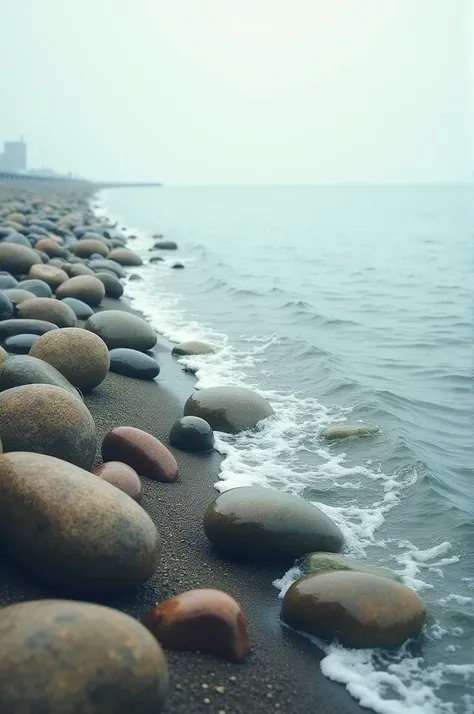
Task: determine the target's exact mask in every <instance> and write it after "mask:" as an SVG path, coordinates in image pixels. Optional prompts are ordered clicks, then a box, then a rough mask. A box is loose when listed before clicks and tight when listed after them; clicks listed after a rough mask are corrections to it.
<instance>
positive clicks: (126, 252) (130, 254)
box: [107, 248, 143, 266]
mask: <svg viewBox="0 0 474 714" xmlns="http://www.w3.org/2000/svg"><path fill="white" fill-rule="evenodd" d="M107 258H108V260H115V262H116V263H119V265H125V266H138V265H143V260H142V259H141V258H140V256H139V255H137V253H135V252H134V251H133V250H130V249H129V248H114V249H113V250H111V251H110V253H109V254H108V255H107Z"/></svg>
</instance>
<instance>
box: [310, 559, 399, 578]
mask: <svg viewBox="0 0 474 714" xmlns="http://www.w3.org/2000/svg"><path fill="white" fill-rule="evenodd" d="M298 566H299V567H300V568H301V570H302V571H303V573H305V574H306V575H310V574H313V575H317V574H319V573H330V572H332V571H334V570H350V571H352V572H357V573H368V574H369V575H378V576H379V577H381V578H389V579H390V580H396V581H397V582H401V579H400V577H399V576H398V575H397V574H396V573H394V572H393V571H392V570H389V568H383V567H382V566H381V565H375V563H366V562H364V561H359V560H353V559H352V558H348V557H347V556H345V555H339V554H338V553H321V552H319V553H308V555H305V557H304V558H303V559H302V560H301V561H300V562H299V563H298Z"/></svg>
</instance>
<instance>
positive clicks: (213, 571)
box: [0, 192, 361, 714]
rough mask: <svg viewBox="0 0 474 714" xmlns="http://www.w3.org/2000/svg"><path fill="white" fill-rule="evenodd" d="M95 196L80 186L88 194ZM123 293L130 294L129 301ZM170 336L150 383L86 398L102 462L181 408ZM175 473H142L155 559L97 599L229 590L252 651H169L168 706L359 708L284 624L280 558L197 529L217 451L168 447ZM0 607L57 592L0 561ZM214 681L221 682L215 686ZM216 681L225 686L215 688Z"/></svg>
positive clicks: (181, 382) (124, 384) (127, 383)
mask: <svg viewBox="0 0 474 714" xmlns="http://www.w3.org/2000/svg"><path fill="white" fill-rule="evenodd" d="M95 195H96V194H94V193H93V192H91V193H90V194H84V202H85V207H86V206H87V205H88V204H87V199H90V198H93V197H94V196H95ZM127 300H128V299H127ZM101 309H119V310H124V311H127V312H132V313H136V314H139V315H141V313H139V312H138V311H136V310H134V309H133V306H132V305H130V304H129V303H128V302H126V301H125V300H124V299H121V300H112V299H109V298H106V299H104V300H103V302H102V305H101V307H100V308H99V310H101ZM170 346H171V343H169V342H168V341H167V340H165V338H163V337H161V336H160V335H159V336H158V344H157V346H156V348H155V349H154V350H153V352H154V354H155V355H156V358H157V360H158V362H159V364H160V367H161V372H160V375H159V377H158V378H157V379H156V380H155V381H151V382H150V381H141V380H136V379H131V378H128V377H123V376H120V375H117V374H114V373H110V372H109V374H108V376H107V377H106V379H105V381H104V382H103V383H102V384H100V385H99V386H98V387H96V388H95V389H94V390H93V391H92V392H91V393H88V394H86V395H85V396H84V402H85V404H86V406H87V407H88V408H89V410H90V411H91V414H92V416H93V418H94V421H95V423H96V427H97V431H98V445H99V448H98V450H97V453H96V458H95V461H94V465H96V464H97V463H100V461H101V459H100V443H101V441H102V437H103V435H104V434H105V433H106V432H107V431H109V430H110V429H112V428H113V427H115V426H122V425H129V426H135V427H138V428H140V429H143V430H145V431H147V432H150V433H152V434H153V435H155V436H156V437H157V438H159V439H160V440H161V441H163V443H165V445H168V434H169V430H170V428H171V425H172V424H173V422H174V421H175V420H176V419H177V418H179V417H180V416H182V408H183V405H184V402H185V400H186V398H187V397H188V396H189V395H190V394H191V393H192V392H193V391H194V385H195V382H196V380H195V377H193V376H192V375H190V374H189V373H186V372H185V371H184V370H183V369H182V367H181V365H179V364H178V362H177V360H176V359H175V358H174V357H172V356H171V350H170ZM170 450H171V452H172V453H173V455H174V456H175V458H176V460H177V462H178V465H179V472H180V479H179V481H178V482H176V483H173V484H164V483H158V482H156V481H151V480H150V479H147V478H143V479H142V483H143V492H144V493H143V502H142V505H143V508H144V509H145V510H146V511H147V513H148V514H149V515H150V516H151V518H152V519H153V521H154V523H155V524H156V526H157V528H158V530H159V532H160V534H161V536H162V539H163V545H164V547H163V556H162V560H161V564H160V566H159V568H158V570H157V572H156V573H155V575H154V576H153V578H151V579H150V580H149V581H148V582H146V583H145V584H144V585H142V586H141V587H139V588H138V589H137V590H135V591H133V592H131V593H129V594H126V595H121V596H119V597H112V598H111V597H109V598H107V599H102V600H101V602H102V604H105V605H108V606H111V607H115V608H117V609H119V610H123V611H124V612H126V613H128V614H130V615H132V616H134V617H136V618H141V617H142V616H143V615H144V614H145V613H146V612H148V611H149V610H150V609H151V607H152V606H153V605H155V603H156V602H157V601H160V600H164V599H166V598H169V597H171V596H173V595H175V594H177V593H179V592H183V591H185V590H189V589H192V588H196V587H211V588H217V589H220V590H224V591H227V592H230V593H231V594H232V595H233V596H234V597H235V598H236V600H237V601H238V602H239V603H240V604H241V605H242V608H243V611H244V614H245V617H246V620H247V625H248V631H249V637H250V643H251V650H250V653H249V655H248V657H247V659H246V660H245V661H244V662H243V663H242V664H239V665H234V664H230V663H229V662H227V661H225V660H221V659H218V658H217V657H214V656H212V655H202V654H199V653H196V652H185V651H167V652H166V655H167V658H168V662H169V670H170V691H169V698H168V702H167V705H166V708H165V711H166V712H169V714H181V713H183V714H185V713H186V714H190V713H191V712H192V713H193V714H194V713H196V714H198V713H200V712H209V713H212V714H222V713H223V712H225V714H253V713H255V714H259V713H261V714H267V713H269V712H285V713H288V714H314V712H316V711H317V712H321V714H356V713H357V712H360V711H361V708H360V707H359V705H358V704H357V703H356V701H355V700H354V699H352V698H351V697H350V695H349V694H348V692H347V691H346V690H345V688H344V687H342V686H341V685H339V684H336V683H334V682H332V681H330V680H328V679H327V678H326V677H325V676H324V675H323V674H322V673H321V671H320V669H319V666H318V663H319V660H320V659H321V658H322V657H323V656H324V655H323V653H322V652H321V651H320V650H319V649H318V648H317V647H316V646H315V645H314V644H312V643H311V642H310V641H309V640H308V639H307V638H306V637H303V636H302V635H299V634H298V633H296V632H294V631H292V630H290V629H289V628H288V627H286V626H283V625H281V623H280V621H279V610H280V604H281V600H280V599H279V598H278V593H277V590H276V589H275V587H274V586H273V585H272V582H273V580H274V579H275V578H277V577H281V575H282V569H281V566H276V567H267V566H262V565H243V564H240V563H235V562H234V561H228V560H226V559H224V558H222V557H221V556H217V554H215V553H214V551H213V550H212V548H211V545H210V543H209V542H208V540H207V538H206V536H205V534H204V530H203V527H202V517H203V514H204V511H205V509H206V507H207V505H208V503H209V502H210V501H211V500H212V499H213V498H214V497H215V495H216V493H217V492H216V490H215V489H214V483H215V482H216V480H217V479H218V472H219V464H220V461H221V458H222V457H221V455H220V454H218V452H216V451H214V452H211V453H210V454H200V455H199V454H190V453H187V452H184V451H179V450H177V449H173V448H171V447H170ZM0 583H1V584H0V605H1V606H6V605H9V604H13V603H16V602H20V601H23V600H33V599H39V598H51V597H53V598H57V597H58V593H57V592H55V591H54V590H52V589H48V588H45V587H43V586H41V585H40V584H39V583H36V582H34V581H32V580H30V579H29V578H28V577H26V576H23V575H22V574H21V573H20V572H17V571H16V570H14V569H13V568H12V567H10V565H9V564H8V563H6V562H5V561H3V560H2V561H0ZM216 687H218V688H219V689H217V690H216ZM222 687H223V688H224V691H223V692H222Z"/></svg>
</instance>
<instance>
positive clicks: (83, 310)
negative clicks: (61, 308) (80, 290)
mask: <svg viewBox="0 0 474 714" xmlns="http://www.w3.org/2000/svg"><path fill="white" fill-rule="evenodd" d="M61 302H63V303H64V304H65V305H68V307H70V308H71V310H72V311H73V312H74V314H75V316H76V317H77V319H78V320H87V319H88V318H89V317H90V316H91V315H93V314H94V310H93V309H92V308H91V307H90V306H89V305H87V304H86V303H85V302H83V301H82V300H77V299H76V298H63V299H62V301H61Z"/></svg>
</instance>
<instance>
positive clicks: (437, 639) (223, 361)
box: [100, 186, 474, 714]
mask: <svg viewBox="0 0 474 714" xmlns="http://www.w3.org/2000/svg"><path fill="white" fill-rule="evenodd" d="M100 201H101V206H102V209H101V210H102V211H104V212H105V213H106V214H107V215H109V216H111V217H113V218H114V220H118V221H119V224H120V225H121V226H125V227H127V230H128V233H129V234H134V235H136V236H137V239H136V240H134V241H131V242H130V247H131V248H133V249H135V250H137V251H138V252H139V253H140V254H141V255H142V257H143V258H144V260H145V263H146V264H145V265H144V266H143V267H141V268H137V269H135V268H134V269H133V272H137V273H139V274H140V275H141V276H142V278H143V280H142V281H130V282H129V283H128V285H127V288H126V294H127V295H129V296H130V297H131V298H132V299H133V300H134V305H135V306H136V307H137V308H138V309H140V310H142V311H143V312H144V313H145V314H146V315H147V316H148V317H149V319H150V320H151V321H152V323H153V325H154V326H155V328H156V329H157V330H158V331H159V332H161V333H162V334H163V335H165V336H166V337H168V338H169V339H170V340H172V341H183V340H188V339H200V340H204V341H207V342H210V343H212V344H213V345H214V346H215V347H216V352H215V354H212V355H206V356H201V357H185V358H182V359H181V360H180V361H181V363H182V364H183V365H184V366H186V367H188V368H190V369H192V370H194V371H195V372H196V376H197V379H198V387H201V388H203V387H210V386H216V385H225V384H228V385H242V386H247V387H252V388H254V389H257V390H258V391H259V392H260V393H261V394H263V395H264V396H265V397H267V399H269V400H270V402H271V403H272V405H273V407H274V410H275V416H274V417H273V418H272V419H270V420H268V421H267V422H264V423H263V425H262V426H261V428H260V429H258V430H257V431H256V432H251V433H243V434H239V435H236V436H230V435H225V434H219V435H218V438H217V447H218V449H219V450H220V451H221V452H222V453H223V454H224V456H225V458H224V460H223V462H222V469H221V473H220V479H219V481H218V483H217V484H216V489H218V490H219V491H223V490H225V489H227V488H232V487H235V486H242V485H247V484H256V485H262V486H271V487H273V488H278V489H282V490H284V491H287V492H290V493H297V494H300V495H301V496H303V497H304V498H306V499H308V500H309V501H311V502H312V503H314V504H315V505H317V506H318V507H320V508H321V509H322V510H323V511H325V512H326V513H327V514H328V515H329V516H330V517H331V518H332V519H333V520H334V521H335V522H336V523H337V524H338V525H339V527H340V528H341V530H342V531H343V533H344V536H345V539H346V543H347V552H348V553H349V554H350V555H351V556H353V557H356V558H361V559H368V560H371V561H373V562H376V563H379V564H381V565H384V566H387V567H389V568H392V569H393V570H394V571H395V572H396V573H398V574H399V575H400V576H401V577H402V579H403V581H404V582H405V583H406V584H407V585H409V586H410V587H412V588H414V589H415V590H417V591H418V592H419V593H420V594H421V596H422V597H423V598H424V599H425V601H426V602H427V604H428V608H429V612H430V621H429V624H428V625H427V626H426V628H425V631H424V633H423V636H422V638H421V642H417V643H415V645H414V644H413V643H407V644H406V645H405V646H404V647H402V648H401V649H400V650H398V651H396V652H391V653H387V652H382V651H379V650H364V651H353V650H348V649H345V648H343V647H341V646H339V645H337V644H336V645H330V646H326V645H323V643H317V644H318V645H319V646H320V647H324V648H325V652H326V657H325V658H324V659H323V660H322V662H321V669H322V671H323V673H324V674H325V675H326V676H328V677H330V678H332V679H334V680H336V681H338V682H341V683H342V684H343V685H345V686H346V687H347V689H348V691H349V692H350V694H351V695H352V696H353V697H354V698H355V699H356V700H358V701H359V702H360V703H361V704H362V705H364V706H366V707H369V708H371V709H373V710H374V711H376V712H379V713H380V714H469V713H471V714H472V713H473V712H474V469H473V454H472V392H471V364H472V361H471V356H472V346H471V343H472V336H471V324H472V279H471V272H472V255H473V253H472V229H473V226H474V223H473V220H472V218H473V216H472V208H471V203H472V196H471V190H470V188H469V187H462V186H460V187H458V186H431V187H427V186H425V187H424V186H416V187H388V186H387V187H382V186H380V187H221V188H210V187H209V188H208V187H197V188H191V187H189V188H188V187H162V188H157V189H121V190H114V191H107V192H104V193H103V194H102V195H101V197H100ZM156 232H159V233H163V234H164V236H165V238H166V239H169V240H174V241H176V242H177V243H178V245H179V250H178V251H176V252H173V253H165V252H162V255H163V257H164V258H165V260H164V261H163V262H159V263H152V264H148V263H147V261H148V258H149V257H150V255H151V253H150V251H149V248H150V246H151V245H153V241H152V240H151V236H152V234H153V233H156ZM177 259H179V260H180V261H181V262H182V263H183V264H184V266H185V269H184V270H173V269H171V264H172V262H173V261H175V260H177ZM344 421H350V422H354V421H356V422H357V421H363V422H368V423H371V424H376V425H378V426H379V427H380V431H379V432H378V433H377V434H376V435H374V436H372V437H368V438H363V439H345V440H343V441H335V442H330V443H328V442H326V441H325V440H324V439H323V438H322V437H321V432H322V430H323V429H324V428H325V427H326V426H329V425H331V424H334V423H340V422H344ZM298 575H299V572H298V571H297V569H295V568H293V569H291V570H290V571H289V572H288V573H286V574H285V573H282V578H281V580H279V581H277V582H276V583H275V586H276V590H275V597H278V595H280V596H282V595H283V593H284V592H285V589H286V588H287V587H288V586H289V584H291V582H292V581H293V580H294V579H295V578H296V577H298ZM278 591H280V592H279V593H278ZM316 666H318V665H317V664H316V660H315V667H316Z"/></svg>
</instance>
